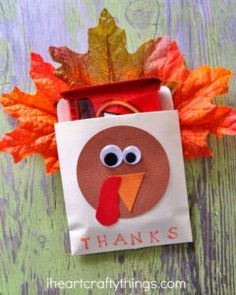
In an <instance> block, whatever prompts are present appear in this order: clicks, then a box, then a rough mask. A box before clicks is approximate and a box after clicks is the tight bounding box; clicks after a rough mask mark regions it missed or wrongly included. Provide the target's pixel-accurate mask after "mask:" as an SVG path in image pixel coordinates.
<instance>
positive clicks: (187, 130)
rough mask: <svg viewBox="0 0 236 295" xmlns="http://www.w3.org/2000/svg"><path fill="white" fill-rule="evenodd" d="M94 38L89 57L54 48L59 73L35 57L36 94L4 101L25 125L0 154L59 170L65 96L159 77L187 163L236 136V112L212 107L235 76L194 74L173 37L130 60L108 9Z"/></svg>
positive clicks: (209, 71) (219, 71)
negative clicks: (210, 139)
mask: <svg viewBox="0 0 236 295" xmlns="http://www.w3.org/2000/svg"><path fill="white" fill-rule="evenodd" d="M88 34H89V50H88V52H87V53H85V54H79V53H76V52H73V51H72V50H70V49H69V48H67V47H59V48H56V47H50V48H49V52H50V54H51V55H52V58H53V59H54V60H55V61H57V62H59V63H61V66H60V67H59V68H58V69H57V70H55V71H54V68H53V67H52V66H51V65H50V64H48V63H45V62H44V61H43V60H42V58H41V57H40V56H39V55H36V54H32V69H31V72H30V74H31V77H32V79H34V81H35V84H36V88H37V91H36V94H34V95H29V94H26V93H23V92H21V91H20V90H18V89H17V88H14V89H13V91H12V93H10V94H4V95H3V96H2V97H1V98H0V101H1V102H2V104H3V106H4V111H5V112H6V113H8V114H9V115H11V116H13V117H15V118H17V119H18V121H19V127H18V128H17V129H15V130H14V131H13V132H10V133H8V134H6V135H5V136H4V137H3V139H2V141H1V142H0V150H2V151H5V152H9V153H11V154H12V155H13V157H14V160H15V162H18V161H20V160H21V159H23V158H24V157H26V156H27V155H29V154H32V153H41V154H42V155H43V157H44V158H45V161H46V170H47V173H52V172H54V171H55V170H57V169H58V167H59V164H58V157H57V151H56V140H55V134H54V126H53V125H54V123H55V122H56V108H55V103H56V102H57V100H58V99H59V98H60V92H61V91H64V90H66V89H67V88H68V87H70V88H74V87H81V86H86V85H87V86H89V85H96V84H102V83H108V82H113V81H121V80H131V79H138V78H142V77H157V78H159V79H161V80H162V81H163V83H164V84H166V85H168V86H170V87H171V89H172V90H173V99H174V105H175V109H177V110H178V111H179V116H180V126H181V135H182V142H183V151H184V156H185V158H187V159H191V158H195V157H202V156H209V155H211V154H212V152H211V150H210V148H209V147H208V144H207V142H206V138H207V135H208V134H209V133H213V134H215V135H217V136H222V135H224V134H228V135H236V112H235V111H234V110H233V109H232V108H230V107H225V106H216V105H214V104H212V99H213V98H214V97H215V96H218V95H222V94H224V93H226V92H227V91H228V82H229V79H230V78H231V76H232V73H231V72H230V71H229V70H227V69H224V68H220V67H216V68H210V67H208V66H201V67H199V68H198V69H196V70H193V71H190V70H189V69H188V68H187V67H186V66H185V63H184V58H183V55H182V53H181V52H180V50H179V48H178V46H177V44H176V42H172V41H171V40H170V38H169V37H163V38H157V39H152V40H149V41H147V42H145V43H144V44H143V45H142V46H140V47H139V48H138V50H137V51H136V52H135V53H131V54H130V53H129V52H128V51H127V48H126V36H125V31H124V30H122V29H120V28H119V27H118V26H117V25H116V23H115V21H114V19H113V18H112V16H111V15H110V14H109V12H108V11H107V10H105V9H104V10H103V11H102V13H101V16H100V20H99V24H98V26H97V27H95V28H92V29H89V33H88ZM54 74H55V76H54ZM68 85H69V86H68Z"/></svg>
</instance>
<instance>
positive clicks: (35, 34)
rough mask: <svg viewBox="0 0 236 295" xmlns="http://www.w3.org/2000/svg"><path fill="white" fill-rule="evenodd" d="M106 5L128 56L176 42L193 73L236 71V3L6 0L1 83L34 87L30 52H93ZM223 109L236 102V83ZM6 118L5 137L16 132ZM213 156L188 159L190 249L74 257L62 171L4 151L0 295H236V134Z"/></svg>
mask: <svg viewBox="0 0 236 295" xmlns="http://www.w3.org/2000/svg"><path fill="white" fill-rule="evenodd" d="M103 7H106V8H107V9H108V10H109V11H110V12H111V13H112V14H113V16H114V17H115V19H116V20H117V22H118V24H119V26H121V27H123V28H125V29H126V32H127V39H128V46H129V50H130V51H132V50H134V49H135V48H137V47H138V45H140V44H141V43H142V42H143V41H145V40H147V39H149V38H152V37H154V36H162V35H165V34H168V35H170V36H171V37H172V39H175V40H177V41H178V43H179V46H180V48H181V50H182V51H183V52H184V54H185V58H186V62H187V64H188V65H189V67H190V68H195V67H197V66H199V65H201V64H204V63H207V64H208V65H211V66H217V65H221V66H225V67H228V68H230V69H231V70H233V71H236V59H235V49H236V5H235V0H222V1H214V0H191V1H190V0H185V1H184V0H176V1H172V0H165V1H164V0H163V1H162V0H127V1H126V0H113V1H108V0H104V1H103V0H93V1H92V0H50V1H46V0H41V1H40V0H18V1H17V0H12V1H10V0H1V2H0V85H1V91H2V92H7V91H9V90H10V89H11V88H12V86H14V85H17V86H18V87H20V88H21V89H23V90H25V91H34V86H33V83H32V81H31V80H30V78H29V76H28V70H29V53H30V51H34V52H37V53H39V54H41V55H42V56H43V57H44V58H45V59H46V60H49V61H50V57H49V55H48V52H47V48H48V46H49V45H55V46H59V45H67V46H69V47H71V48H72V49H74V50H77V51H80V52H85V51H86V50H87V29H88V28H89V27H91V26H95V24H96V23H97V21H98V17H99V14H100V11H101V10H102V8H103ZM219 102H220V103H223V102H224V103H227V104H228V105H232V106H236V79H235V78H234V79H233V81H232V82H231V86H230V92H229V95H227V96H225V97H224V98H222V99H219ZM15 124H16V123H15V122H14V120H12V119H10V118H9V117H8V116H6V115H4V114H3V113H2V112H1V124H0V134H1V135H3V134H4V133H5V132H6V131H9V130H10V129H12V128H13V127H14V126H15ZM209 141H210V145H211V147H212V148H213V150H214V157H213V158H211V159H201V160H195V161H191V162H186V177H187V184H188V193H189V203H190V210H191V220H192V228H193V234H194V244H189V245H176V246H164V247H156V248H150V249H141V250H137V251H121V252H116V253H106V254H102V255H101V254H99V255H90V256H87V257H70V256H69V255H68V254H65V253H68V252H69V241H68V233H67V223H66V216H65V209H64V201H63V194H62V187H61V180H60V175H59V173H58V174H55V175H53V176H50V177H46V176H45V172H44V166H43V161H42V159H41V158H40V157H38V156H32V157H29V158H28V159H26V160H24V161H23V162H21V163H20V164H18V165H13V164H12V159H11V157H10V156H8V155H5V154H0V169H1V174H0V181H1V183H0V220H1V223H0V294H4V295H8V294H9V295H15V294H22V295H23V294H24V295H26V294H30V295H31V294H82V295H83V294H89V295H93V294H117V295H118V294H119V295H121V294H229V295H231V294H236V286H235V285H236V283H235V281H236V270H235V269H236V256H235V253H236V243H235V241H236V231H235V221H236V218H235V208H236V202H235V197H236V173H235V171H236V149H235V143H236V142H235V138H223V139H220V140H216V139H215V138H214V137H211V138H210V139H209ZM107 276H108V277H110V278H112V279H114V280H118V279H121V278H125V277H126V278H135V279H140V280H142V281H145V280H157V281H161V280H166V281H167V280H185V281H186V284H187V289H186V290H182V291H180V290H177V289H176V290H174V289H168V291H167V290H165V289H163V290H159V291H153V292H144V291H143V290H141V289H140V290H136V292H134V291H133V290H129V289H128V288H127V289H123V290H122V289H118V290H117V292H115V291H113V290H109V289H108V290H100V289H98V288H97V289H93V290H86V289H82V290H78V289H74V290H72V289H71V290H69V289H67V290H59V289H55V288H54V289H53V288H51V289H48V288H47V278H48V277H51V278H53V279H54V280H63V281H66V280H80V279H84V280H96V279H101V280H103V279H106V277H107Z"/></svg>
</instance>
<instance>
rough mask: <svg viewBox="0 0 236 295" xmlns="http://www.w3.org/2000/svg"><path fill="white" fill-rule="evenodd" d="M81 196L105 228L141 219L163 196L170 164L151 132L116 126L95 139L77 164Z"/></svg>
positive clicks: (89, 143)
mask: <svg viewBox="0 0 236 295" xmlns="http://www.w3.org/2000/svg"><path fill="white" fill-rule="evenodd" d="M77 179H78V184H79V187H80V189H81V192H82V194H83V196H84V197H85V199H86V200H87V201H88V203H89V204H90V205H91V206H92V207H93V208H94V209H95V210H96V218H97V220H98V221H99V222H100V223H101V224H102V225H105V226H110V225H112V224H115V223H116V222H117V221H118V219H119V218H129V217H134V216H138V215H141V214H143V213H145V212H147V211H148V210H150V209H152V208H153V207H154V206H155V205H156V204H157V203H158V202H159V201H160V199H161V198H162V196H163V195H164V193H165V191H166V188H167V185H168V181H169V162H168V158H167V155H166V152H165V150H164V149H163V147H162V146H161V144H160V143H159V142H158V140H157V139H156V138H155V137H153V136H152V135H150V134H149V133H148V132H146V131H144V130H142V129H139V128H135V127H129V126H116V127H110V128H108V129H105V130H103V131H101V132H99V133H97V134H96V135H94V136H93V137H92V138H91V139H90V140H89V141H88V142H87V143H86V145H85V146H84V148H83V150H82V152H81V154H80V156H79V159H78V163H77Z"/></svg>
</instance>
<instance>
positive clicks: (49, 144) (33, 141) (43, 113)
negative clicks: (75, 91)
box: [0, 53, 68, 173]
mask: <svg viewBox="0 0 236 295" xmlns="http://www.w3.org/2000/svg"><path fill="white" fill-rule="evenodd" d="M30 75H31V77H32V79H33V80H34V82H35V85H36V89H37V90H36V93H35V94H32V95H30V94H27V93H24V92H22V91H21V90H19V89H18V88H16V87H15V88H14V89H13V90H12V92H11V93H10V94H3V95H2V96H1V97H0V102H1V103H2V105H3V110H4V112H5V113H7V114H8V115H10V116H12V117H14V118H16V119H17V120H18V123H19V126H18V127H17V128H16V129H15V130H13V131H12V132H9V133H6V134H5V135H4V137H3V138H2V140H1V141H0V150H1V151H3V152H7V153H10V154H12V156H13V158H14V162H15V163H17V162H19V161H21V160H22V159H23V158H25V157H26V156H28V155H29V154H33V153H40V154H42V156H43V157H44V159H45V164H46V171H47V173H52V172H54V171H56V170H58V169H59V162H58V156H57V148H56V140H55V133H54V123H55V122H56V121H57V118H56V108H55V103H56V102H57V101H58V99H59V98H60V97H61V96H60V92H61V91H64V90H67V89H68V86H67V84H66V83H65V82H64V81H62V80H59V79H58V78H56V77H55V76H54V68H53V66H52V65H50V64H49V63H46V62H44V61H43V59H42V58H41V57H40V56H39V55H37V54H34V53H32V54H31V70H30Z"/></svg>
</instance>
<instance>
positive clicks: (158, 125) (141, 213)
mask: <svg viewBox="0 0 236 295" xmlns="http://www.w3.org/2000/svg"><path fill="white" fill-rule="evenodd" d="M55 129H56V139H57V147H58V153H59V161H60V169H61V177H62V183H63V191H64V198H65V205H66V214H67V220H68V226H69V234H70V242H71V254H72V255H81V254H90V253H98V252H108V251H116V250H122V249H135V248H143V247H150V246H159V245H167V244H176V243H185V242H192V233H191V224H190V218H189V208H188V198H187V191H186V182H185V173H184V163H183V155H182V145H181V136H180V128H179V119H178V113H177V111H173V110H171V111H158V112H150V113H137V114H130V115H120V116H114V117H113V116H112V117H104V118H94V119H87V120H78V121H68V122H61V123H57V124H56V125H55Z"/></svg>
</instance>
